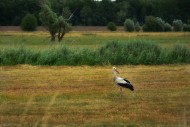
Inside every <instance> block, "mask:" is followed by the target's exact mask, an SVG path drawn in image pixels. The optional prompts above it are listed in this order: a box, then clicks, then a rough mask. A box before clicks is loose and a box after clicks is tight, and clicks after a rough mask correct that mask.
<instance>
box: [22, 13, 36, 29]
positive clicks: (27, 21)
mask: <svg viewBox="0 0 190 127" xmlns="http://www.w3.org/2000/svg"><path fill="white" fill-rule="evenodd" d="M36 27H37V19H36V17H35V16H34V15H32V14H27V15H26V16H25V17H24V18H23V19H22V23H21V28H22V30H24V31H35V30H36Z"/></svg>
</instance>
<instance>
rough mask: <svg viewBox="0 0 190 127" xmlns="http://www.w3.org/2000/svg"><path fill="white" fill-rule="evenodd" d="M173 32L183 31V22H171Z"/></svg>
mask: <svg viewBox="0 0 190 127" xmlns="http://www.w3.org/2000/svg"><path fill="white" fill-rule="evenodd" d="M173 28H174V31H183V22H182V21H181V20H178V19H177V20H176V19H174V20H173Z"/></svg>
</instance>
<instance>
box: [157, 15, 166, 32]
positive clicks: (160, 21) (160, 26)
mask: <svg viewBox="0 0 190 127" xmlns="http://www.w3.org/2000/svg"><path fill="white" fill-rule="evenodd" d="M164 25H165V21H164V20H163V19H161V18H159V17H156V29H155V31H160V32H162V31H164Z"/></svg>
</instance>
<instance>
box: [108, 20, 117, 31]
mask: <svg viewBox="0 0 190 127" xmlns="http://www.w3.org/2000/svg"><path fill="white" fill-rule="evenodd" d="M107 29H108V30H110V31H116V30H117V27H116V25H115V23H114V22H109V23H108V24H107Z"/></svg>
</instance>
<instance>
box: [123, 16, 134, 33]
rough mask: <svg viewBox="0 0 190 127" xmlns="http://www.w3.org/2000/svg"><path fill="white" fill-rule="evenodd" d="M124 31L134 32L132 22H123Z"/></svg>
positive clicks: (128, 20) (127, 20) (129, 20)
mask: <svg viewBox="0 0 190 127" xmlns="http://www.w3.org/2000/svg"><path fill="white" fill-rule="evenodd" d="M124 29H125V31H129V32H132V31H134V30H135V24H134V22H133V20H131V19H126V20H125V22H124Z"/></svg>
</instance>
